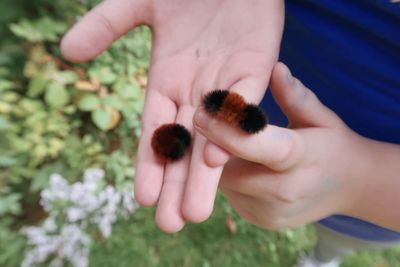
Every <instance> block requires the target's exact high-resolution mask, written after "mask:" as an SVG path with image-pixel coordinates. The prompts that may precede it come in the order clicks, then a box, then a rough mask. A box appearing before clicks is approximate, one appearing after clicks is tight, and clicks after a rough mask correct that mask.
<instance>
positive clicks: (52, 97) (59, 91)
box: [45, 82, 70, 108]
mask: <svg viewBox="0 0 400 267" xmlns="http://www.w3.org/2000/svg"><path fill="white" fill-rule="evenodd" d="M69 98H70V97H69V94H68V91H67V90H66V89H65V87H64V86H63V85H62V84H59V83H55V82H53V83H51V84H50V86H49V87H48V88H47V90H46V95H45V100H46V102H47V104H49V105H50V106H52V107H54V108H61V107H63V106H65V105H66V104H67V103H68V101H69Z"/></svg>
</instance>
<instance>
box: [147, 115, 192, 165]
mask: <svg viewBox="0 0 400 267" xmlns="http://www.w3.org/2000/svg"><path fill="white" fill-rule="evenodd" d="M191 139H192V138H191V135H190V133H189V131H188V130H187V129H186V128H185V127H183V126H182V125H180V124H175V123H172V124H164V125H162V126H161V127H159V128H158V129H157V130H155V131H154V134H153V137H152V139H151V146H152V148H153V150H154V152H155V154H156V155H157V156H158V157H159V158H161V159H162V160H165V161H175V160H178V159H180V158H182V157H183V156H184V155H185V151H186V149H187V148H188V147H189V146H190V143H191Z"/></svg>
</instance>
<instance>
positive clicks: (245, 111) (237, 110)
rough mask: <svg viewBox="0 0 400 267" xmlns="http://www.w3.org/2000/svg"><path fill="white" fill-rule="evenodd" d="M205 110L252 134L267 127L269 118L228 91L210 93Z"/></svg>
mask: <svg viewBox="0 0 400 267" xmlns="http://www.w3.org/2000/svg"><path fill="white" fill-rule="evenodd" d="M203 108H204V110H205V111H206V112H208V113H209V114H210V115H212V116H215V117H216V118H218V119H220V120H222V121H224V122H226V123H228V124H230V125H235V126H237V127H240V128H241V129H242V130H244V131H245V132H247V133H250V134H254V133H257V132H259V131H261V130H262V129H264V127H265V126H266V125H267V116H266V114H265V113H264V111H263V110H262V109H261V108H260V107H258V106H257V105H254V104H248V103H246V101H245V100H244V98H243V97H242V96H241V95H239V94H238V93H235V92H231V91H228V90H214V91H211V92H209V93H208V94H207V95H206V96H205V97H204V98H203Z"/></svg>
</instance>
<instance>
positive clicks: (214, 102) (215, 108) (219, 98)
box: [203, 90, 229, 114]
mask: <svg viewBox="0 0 400 267" xmlns="http://www.w3.org/2000/svg"><path fill="white" fill-rule="evenodd" d="M228 94H229V91H227V90H214V91H211V92H209V93H208V94H206V95H205V97H204V98H203V107H204V110H205V111H207V112H208V113H211V114H215V113H217V112H219V111H220V109H221V107H222V104H223V103H224V100H225V98H226V96H227V95H228Z"/></svg>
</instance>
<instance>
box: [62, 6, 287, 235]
mask: <svg viewBox="0 0 400 267" xmlns="http://www.w3.org/2000/svg"><path fill="white" fill-rule="evenodd" d="M283 6H284V1H282V0H279V1H265V0H254V1H242V0H229V1H224V0H207V1H206V0H202V1H186V0H107V1H103V2H102V3H101V4H100V5H99V6H97V7H96V8H95V9H93V10H92V11H91V12H89V13H88V14H87V15H85V16H84V17H83V18H82V19H81V20H80V21H79V22H78V23H77V25H76V26H74V27H73V28H72V29H71V31H70V32H69V33H68V34H67V35H66V36H65V38H64V40H63V42H62V45H61V48H62V51H63V54H64V56H65V57H66V58H68V59H70V60H72V61H77V62H82V61H85V60H89V59H92V58H94V57H95V56H97V55H98V54H100V53H101V52H103V51H104V50H105V49H106V48H108V47H109V46H110V45H111V44H112V43H113V42H114V41H115V40H116V39H118V38H119V37H121V36H122V35H124V34H125V33H126V32H128V31H130V30H132V29H134V28H135V27H136V26H139V25H143V24H146V25H149V26H150V28H151V30H152V34H153V43H152V52H151V66H150V72H149V83H148V86H147V90H146V100H145V105H144V112H143V116H142V136H141V138H140V143H139V151H138V155H137V165H136V175H135V198H136V200H137V201H138V202H139V203H140V204H141V205H144V206H151V205H154V204H157V212H156V220H157V224H158V226H159V227H160V228H161V229H162V230H164V231H166V232H177V231H179V230H180V229H182V228H183V226H184V225H185V222H186V221H192V222H201V221H203V220H205V219H207V218H208V216H209V215H210V214H211V212H212V208H213V204H214V198H215V194H216V191H217V187H218V181H219V177H220V176H221V172H222V164H219V166H217V167H215V166H212V165H208V164H206V163H205V162H204V161H203V159H204V156H203V151H205V150H207V151H213V154H214V155H215V156H214V158H215V159H216V160H218V159H219V161H218V163H220V162H222V161H224V160H225V161H226V160H227V158H228V156H227V155H226V154H225V153H224V152H223V151H221V150H220V149H218V148H216V147H215V146H213V145H212V144H210V143H207V142H206V139H205V138H204V137H203V136H201V135H199V134H195V135H193V146H192V150H191V151H190V153H187V156H185V157H184V158H183V159H182V160H180V161H179V162H175V163H174V164H164V162H160V161H159V160H158V159H157V157H156V156H155V154H154V153H153V151H152V150H151V145H150V142H151V141H150V140H151V136H152V135H153V132H154V131H155V129H157V128H158V127H159V126H161V125H163V124H167V123H174V122H175V123H179V124H181V125H184V126H185V127H186V128H188V129H189V130H190V131H191V132H194V130H193V127H192V118H193V114H194V112H195V110H196V108H197V107H198V106H199V105H200V103H201V97H202V96H203V95H204V94H206V93H207V92H208V91H210V90H213V89H215V88H223V89H230V88H235V90H236V92H238V93H240V94H242V95H243V96H244V97H246V99H247V100H251V101H253V102H258V101H260V100H261V99H262V96H263V95H264V93H265V88H266V86H267V84H268V82H269V78H270V73H271V70H272V68H273V66H274V64H275V63H276V60H277V58H278V52H279V46H280V39H281V35H282V30H283V20H284V19H283V17H284V16H283V13H284V7H283ZM247 88H252V90H247Z"/></svg>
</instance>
